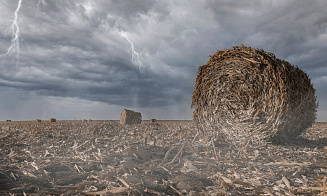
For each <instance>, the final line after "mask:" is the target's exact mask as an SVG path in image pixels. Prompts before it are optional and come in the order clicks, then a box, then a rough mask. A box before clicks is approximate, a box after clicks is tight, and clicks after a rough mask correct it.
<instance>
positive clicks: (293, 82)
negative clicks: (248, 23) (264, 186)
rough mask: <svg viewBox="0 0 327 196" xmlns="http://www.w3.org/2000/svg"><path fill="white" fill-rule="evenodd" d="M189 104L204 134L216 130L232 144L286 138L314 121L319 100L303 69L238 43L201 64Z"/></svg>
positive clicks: (194, 118)
mask: <svg viewBox="0 0 327 196" xmlns="http://www.w3.org/2000/svg"><path fill="white" fill-rule="evenodd" d="M192 107H194V112H193V120H194V121H195V123H197V124H198V126H199V128H200V130H202V131H203V132H204V133H206V132H210V131H211V132H212V131H214V132H215V133H217V132H218V133H221V134H223V135H225V136H226V138H227V139H228V140H230V141H233V142H235V143H240V142H245V143H246V142H248V141H249V140H251V141H262V140H266V139H273V140H283V141H282V142H285V141H287V140H288V139H289V138H293V137H296V136H299V135H300V134H301V133H302V132H303V131H304V130H305V129H306V128H308V127H310V126H311V125H312V124H313V123H314V122H315V119H316V108H317V103H316V96H315V89H314V88H313V86H312V84H311V81H310V78H309V77H308V75H307V74H306V73H305V72H303V71H302V70H301V69H299V68H298V67H294V66H292V65H291V64H290V63H289V62H287V61H283V60H280V59H277V58H276V57H275V56H274V54H272V53H267V52H265V51H263V50H259V49H257V50H256V49H253V48H251V47H245V46H243V45H242V46H240V47H233V49H226V50H221V51H217V52H216V53H214V54H213V55H211V56H210V59H209V61H208V63H207V64H206V65H203V66H201V67H199V73H198V75H197V78H196V83H195V90H194V92H193V96H192Z"/></svg>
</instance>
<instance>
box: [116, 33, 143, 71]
mask: <svg viewBox="0 0 327 196" xmlns="http://www.w3.org/2000/svg"><path fill="white" fill-rule="evenodd" d="M121 36H123V37H125V39H126V40H127V41H128V42H129V43H130V44H131V50H132V60H134V59H135V57H136V60H137V62H138V63H139V71H140V74H141V75H142V76H143V71H142V65H143V63H142V62H141V60H140V56H139V53H137V52H136V51H135V50H134V43H133V42H132V41H131V40H130V39H129V38H128V37H127V35H126V34H125V33H121Z"/></svg>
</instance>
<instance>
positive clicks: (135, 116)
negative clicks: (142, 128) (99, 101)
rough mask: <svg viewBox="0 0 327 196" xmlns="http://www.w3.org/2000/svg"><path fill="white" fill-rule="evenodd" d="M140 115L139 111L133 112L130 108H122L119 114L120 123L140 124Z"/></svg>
mask: <svg viewBox="0 0 327 196" xmlns="http://www.w3.org/2000/svg"><path fill="white" fill-rule="evenodd" d="M141 122H142V115H141V113H140V112H134V111H132V110H126V109H123V111H122V112H121V114H120V124H122V125H126V124H141Z"/></svg>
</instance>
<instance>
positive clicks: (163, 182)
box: [0, 121, 327, 195]
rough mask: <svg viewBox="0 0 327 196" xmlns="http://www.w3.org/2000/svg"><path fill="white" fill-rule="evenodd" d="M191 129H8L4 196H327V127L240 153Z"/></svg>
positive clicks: (0, 135) (23, 125)
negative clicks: (284, 142)
mask: <svg viewBox="0 0 327 196" xmlns="http://www.w3.org/2000/svg"><path fill="white" fill-rule="evenodd" d="M196 134H197V132H196V127H195V126H194V125H193V123H192V122H191V121H158V122H157V123H150V122H147V121H144V122H143V123H142V124H141V125H125V126H122V125H120V124H119V123H118V121H93V122H82V121H59V122H56V123H49V122H41V123H37V122H28V121H27V122H0V195H182V194H185V195H325V194H327V186H326V184H327V182H326V181H327V124H325V123H317V124H315V125H314V126H313V128H310V129H308V130H307V131H306V132H304V133H303V134H302V136H301V137H300V138H297V139H294V140H293V141H289V142H288V143H287V144H283V145H277V144H269V143H268V144H263V145H260V146H253V145H251V144H248V145H247V146H245V147H242V148H236V147H235V146H232V145H229V144H228V143H226V142H224V141H223V140H219V139H211V138H206V139H204V138H203V137H201V136H200V135H196Z"/></svg>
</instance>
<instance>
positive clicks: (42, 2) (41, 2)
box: [36, 0, 45, 13]
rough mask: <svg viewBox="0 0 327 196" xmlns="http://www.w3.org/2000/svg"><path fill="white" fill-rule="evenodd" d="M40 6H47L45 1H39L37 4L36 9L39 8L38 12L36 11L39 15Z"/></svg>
mask: <svg viewBox="0 0 327 196" xmlns="http://www.w3.org/2000/svg"><path fill="white" fill-rule="evenodd" d="M40 4H43V5H44V4H45V0H39V2H38V3H37V5H36V7H37V10H36V13H38V12H39V11H40Z"/></svg>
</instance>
